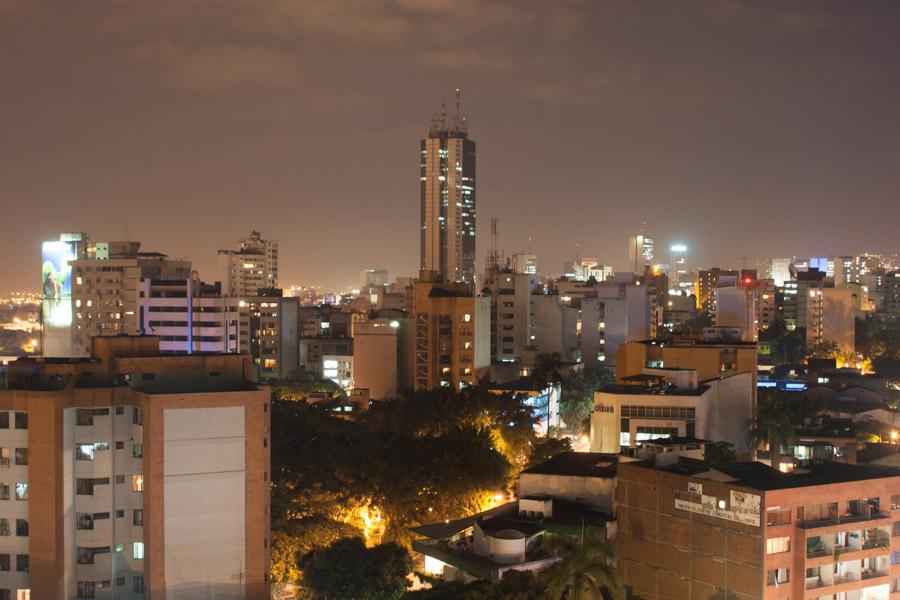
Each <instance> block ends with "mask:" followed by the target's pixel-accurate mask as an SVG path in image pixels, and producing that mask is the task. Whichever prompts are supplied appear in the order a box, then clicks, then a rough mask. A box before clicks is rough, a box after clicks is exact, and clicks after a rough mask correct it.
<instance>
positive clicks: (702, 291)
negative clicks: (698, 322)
mask: <svg viewBox="0 0 900 600" xmlns="http://www.w3.org/2000/svg"><path fill="white" fill-rule="evenodd" d="M739 277H740V273H739V272H738V271H734V270H725V269H720V268H719V267H713V268H712V269H707V270H702V271H700V273H699V274H698V277H697V308H699V309H700V310H702V311H703V312H705V313H707V314H710V315H711V314H713V311H714V309H715V306H714V303H715V294H714V293H713V290H715V289H716V288H717V287H725V286H731V285H737V284H738V278H739Z"/></svg>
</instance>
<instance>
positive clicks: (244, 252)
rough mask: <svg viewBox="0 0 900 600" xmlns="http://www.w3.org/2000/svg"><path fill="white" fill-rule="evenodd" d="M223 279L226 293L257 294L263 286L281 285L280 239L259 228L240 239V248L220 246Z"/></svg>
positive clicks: (243, 295)
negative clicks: (227, 248)
mask: <svg viewBox="0 0 900 600" xmlns="http://www.w3.org/2000/svg"><path fill="white" fill-rule="evenodd" d="M219 280H220V281H221V282H222V293H223V294H225V295H226V296H237V297H238V298H245V297H249V296H256V295H257V294H258V291H259V290H260V289H262V288H268V289H271V288H277V287H278V242H276V241H273V240H264V239H263V238H262V235H261V234H260V233H259V232H258V231H251V232H250V235H248V236H247V237H245V238H244V239H242V240H241V241H240V247H239V248H238V249H237V250H219Z"/></svg>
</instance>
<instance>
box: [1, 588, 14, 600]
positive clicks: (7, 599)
mask: <svg viewBox="0 0 900 600" xmlns="http://www.w3.org/2000/svg"><path fill="white" fill-rule="evenodd" d="M0 600H12V592H11V591H10V590H8V589H6V588H0Z"/></svg>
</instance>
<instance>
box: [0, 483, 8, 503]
mask: <svg viewBox="0 0 900 600" xmlns="http://www.w3.org/2000/svg"><path fill="white" fill-rule="evenodd" d="M0 500H9V484H7V483H0Z"/></svg>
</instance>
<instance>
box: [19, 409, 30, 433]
mask: <svg viewBox="0 0 900 600" xmlns="http://www.w3.org/2000/svg"><path fill="white" fill-rule="evenodd" d="M16 429H28V413H27V412H24V411H18V410H17V411H16Z"/></svg>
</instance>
